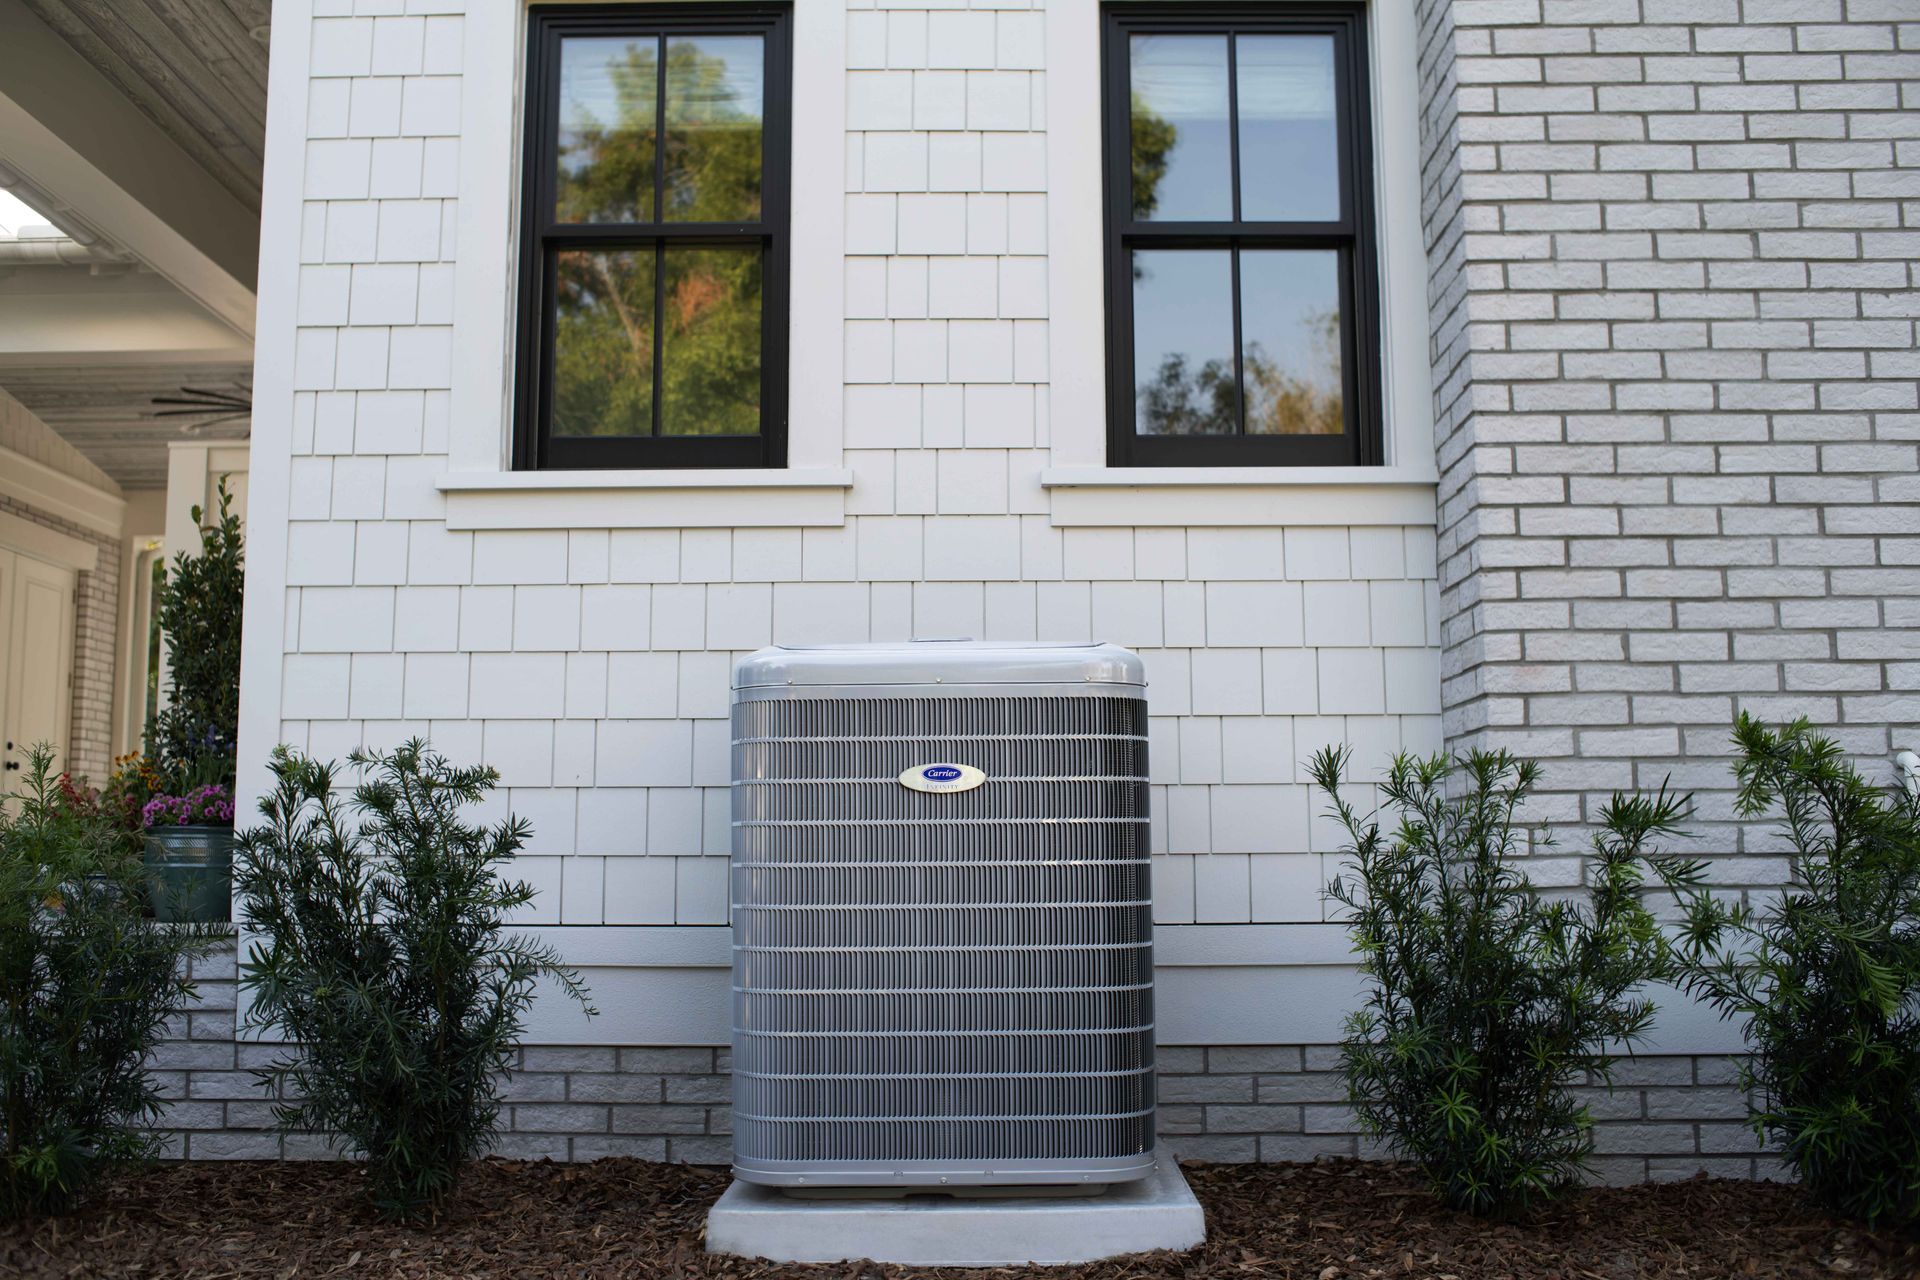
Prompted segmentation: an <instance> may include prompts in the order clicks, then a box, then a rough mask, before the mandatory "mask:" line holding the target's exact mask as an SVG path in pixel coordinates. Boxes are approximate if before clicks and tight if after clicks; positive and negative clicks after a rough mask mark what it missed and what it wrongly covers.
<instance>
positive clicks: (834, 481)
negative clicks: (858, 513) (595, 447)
mask: <svg viewBox="0 0 1920 1280" xmlns="http://www.w3.org/2000/svg"><path fill="white" fill-rule="evenodd" d="M554 476H559V477H561V479H560V480H559V482H558V483H554V482H552V481H550V480H549V479H548V478H549V477H554ZM631 477H644V479H632V478H631ZM740 477H755V478H754V479H741V478H740ZM760 477H780V478H779V479H763V478H760ZM852 484H853V477H852V473H851V472H847V471H843V470H837V469H827V468H823V469H820V470H809V471H802V472H790V471H739V472H727V471H720V472H714V471H679V472H674V471H645V472H628V471H610V472H577V471H576V472H561V473H555V472H526V471H512V472H491V473H469V474H466V475H462V474H460V473H452V474H449V475H446V476H442V477H440V479H439V480H438V481H436V482H435V487H437V488H438V489H439V490H440V491H441V492H442V493H444V494H446V498H447V527H448V528H449V529H456V530H466V529H695V528H706V529H720V528H774V527H786V528H792V527H796V526H811V527H819V526H837V525H843V524H845V523H846V519H847V499H846V491H847V489H849V488H850V487H852Z"/></svg>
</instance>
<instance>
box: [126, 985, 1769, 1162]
mask: <svg viewBox="0 0 1920 1280" xmlns="http://www.w3.org/2000/svg"><path fill="white" fill-rule="evenodd" d="M194 976H195V978H196V979H197V980H198V981H199V983H200V1000H199V1003H198V1005H197V1006H196V1007H195V1009H194V1011H193V1012H192V1013H191V1014H189V1015H188V1017H187V1019H186V1025H185V1026H184V1027H183V1028H181V1032H182V1034H181V1035H180V1036H179V1037H178V1038H176V1039H173V1040H170V1041H168V1042H167V1043H166V1044H164V1045H162V1046H161V1048H160V1050H159V1052H158V1053H156V1054H155V1056H154V1068H155V1070H156V1071H157V1072H158V1073H159V1075H160V1077H161V1079H162V1081H163V1082H164V1085H165V1089H166V1093H167V1096H168V1097H169V1098H171V1099H174V1101H173V1102H172V1104H171V1106H170V1108H169V1110H168V1113H167V1117H166V1120H165V1122H164V1123H165V1124H166V1126H167V1129H168V1132H169V1139H170V1140H169V1144H168V1154H169V1155H170V1156H173V1157H175V1158H185V1159H191V1160H257V1159H276V1158H280V1157H285V1158H288V1159H316V1158H327V1157H329V1156H330V1155H331V1153H330V1152H329V1151H328V1149H327V1147H326V1145H325V1144H324V1143H323V1142H321V1141H320V1140H318V1139H316V1138H306V1137H291V1138H282V1137H281V1136H280V1135H279V1134H277V1133H276V1132H275V1131H274V1129H273V1117H272V1114H271V1112H270V1109H269V1106H268V1104H267V1103H266V1101H264V1100H263V1095H262V1094H261V1091H260V1089H259V1086H258V1085H257V1084H256V1083H255V1082H254V1078H253V1076H252V1075H251V1074H250V1071H249V1069H250V1068H253V1067H257V1066H261V1065H263V1064H264V1063H266V1062H267V1061H268V1060H269V1059H270V1058H272V1057H273V1056H274V1053H275V1050H274V1049H273V1048H272V1047H270V1046H264V1045H248V1044H236V1043H235V1041H234V1038H233V1018H234V1013H233V1009H234V993H235V981H234V978H235V970H234V957H233V952H232V951H231V949H227V950H223V951H221V952H219V953H217V954H215V955H212V956H209V957H207V958H205V959H204V960H202V961H200V962H199V964H198V965H197V966H196V968H195V971H194ZM729 1058H730V1054H729V1051H728V1050H726V1049H716V1048H674V1047H664V1048H663V1047H646V1046H634V1047H622V1048H617V1049H616V1048H607V1047H592V1046H580V1047H566V1046H551V1047H550V1046H529V1047H527V1048H525V1049H523V1050H521V1052H520V1065H519V1069H518V1070H517V1071H515V1072H514V1074H513V1076H512V1078H511V1079H510V1080H509V1081H508V1083H507V1086H506V1089H505V1090H504V1093H503V1097H504V1099H505V1103H506V1105H505V1106H504V1107H503V1108H502V1113H501V1130H502V1132H501V1136H500V1143H499V1146H498V1147H497V1151H498V1153H499V1154H501V1155H504V1156H513V1157H518V1158H523V1159H535V1160H537V1159H551V1160H594V1159H598V1158H600V1157H602V1156H637V1157H639V1158H641V1159H645V1160H669V1161H676V1162H684V1163H689V1164H724V1163H726V1162H727V1160H728V1159H729V1158H730V1144H731V1141H732V1140H731V1138H730V1137H729V1134H730V1133H731V1127H730V1124H731V1116H730V1114H729V1110H728V1108H729V1102H728V1075H727V1072H728V1065H729ZM1159 1063H1160V1140H1161V1144H1162V1147H1163V1149H1164V1150H1166V1151H1167V1152H1169V1153H1171V1154H1173V1155H1176V1156H1179V1157H1183V1158H1191V1159H1198V1160H1219V1161H1230V1162H1240V1161H1250V1160H1312V1159H1316V1158H1318V1157H1320V1156H1375V1155H1380V1154H1383V1153H1382V1152H1381V1151H1379V1150H1378V1149H1377V1148H1375V1147H1374V1146H1373V1145H1372V1144H1370V1143H1368V1142H1367V1141H1366V1140H1365V1139H1363V1138H1361V1137H1359V1136H1358V1135H1357V1133H1356V1132H1355V1124H1354V1119H1353V1116H1352V1114H1351V1113H1350V1112H1349V1111H1348V1109H1347V1106H1346V1102H1345V1092H1346V1091H1345V1087H1344V1085H1343V1084H1342V1082H1341V1079H1340V1074H1339V1070H1338V1064H1339V1051H1338V1050H1337V1049H1336V1048H1334V1047H1333V1046H1330V1045H1276V1046H1262V1047H1244V1046H1233V1047H1226V1046H1215V1047H1212V1048H1202V1047H1198V1046H1190V1045H1164V1046H1162V1047H1161V1048H1160V1051H1159ZM1734 1078H1735V1066H1734V1063H1733V1061H1732V1060H1731V1059H1728V1058H1723V1057H1679V1056H1671V1057H1643V1058H1637V1059H1632V1060H1628V1061H1624V1062H1622V1063H1621V1064H1620V1066H1619V1068H1618V1070H1617V1072H1616V1074H1615V1088H1614V1089H1613V1090H1612V1091H1611V1092H1609V1091H1608V1090H1606V1089H1605V1088H1602V1087H1599V1086H1597V1085H1596V1086H1593V1087H1590V1088H1586V1089H1583V1090H1582V1091H1581V1092H1582V1094H1583V1095H1585V1097H1586V1100H1587V1101H1588V1102H1589V1104H1590V1105H1591V1106H1592V1108H1593V1111H1594V1115H1595V1117H1596V1119H1597V1120H1598V1121H1599V1126H1598V1135H1597V1137H1598V1145H1599V1156H1598V1158H1597V1159H1596V1160H1595V1162H1594V1170H1595V1173H1596V1175H1597V1176H1598V1177H1599V1178H1601V1179H1602V1180H1604V1181H1607V1182H1612V1183H1630V1182H1640V1181H1644V1180H1648V1179H1652V1180H1661V1179H1668V1178H1683V1177H1687V1176H1690V1175H1691V1174H1693V1173H1694V1172H1695V1171H1697V1170H1701V1169H1704V1170H1706V1171H1707V1172H1709V1173H1712V1174H1716V1175H1719V1176H1721V1177H1730V1178H1752V1177H1783V1176H1785V1175H1784V1174H1783V1173H1782V1172H1781V1170H1780V1166H1779V1164H1778V1162H1777V1161H1775V1160H1774V1159H1772V1158H1771V1157H1770V1156H1768V1155H1767V1154H1766V1153H1765V1152H1763V1151H1761V1150H1760V1149H1759V1148H1758V1146H1757V1145H1756V1143H1755V1141H1754V1137H1753V1134H1752V1132H1751V1131H1750V1130H1748V1128H1747V1127H1746V1122H1745V1115H1746V1099H1745V1098H1744V1097H1743V1096H1742V1095H1741V1094H1740V1093H1739V1091H1738V1089H1737V1087H1736V1085H1735V1083H1734Z"/></svg>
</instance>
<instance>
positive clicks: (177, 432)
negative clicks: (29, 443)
mask: <svg viewBox="0 0 1920 1280" xmlns="http://www.w3.org/2000/svg"><path fill="white" fill-rule="evenodd" d="M252 380H253V365H252V363H251V362H246V363H237V364H236V363H223V364H123V365H108V366H95V367H86V368H78V367H56V368H49V367H42V368H33V369H18V368H14V369H7V368H0V387H5V388H6V389H7V390H8V391H10V392H12V393H13V395H14V397H15V398H16V399H18V400H19V401H20V403H22V404H24V405H26V406H27V408H29V409H31V410H32V411H33V412H34V414H35V415H37V416H38V417H39V418H40V420H41V421H43V422H45V423H46V424H47V425H48V426H50V427H52V428H53V429H54V430H55V431H58V432H59V433H60V434H61V436H62V437H64V438H65V439H66V440H68V441H69V442H70V443H72V444H73V446H74V447H75V448H77V449H79V450H80V451H81V452H82V453H85V454H86V455H87V457H88V458H90V459H92V460H93V462H94V464H95V465H96V466H98V467H100V469H101V470H103V471H105V472H106V473H107V474H108V475H110V476H112V477H113V478H114V479H115V480H116V481H118V482H119V483H120V487H121V488H123V489H161V488H165V487H166V483H167V449H166V443H167V441H169V440H186V439H201V440H237V439H240V438H242V437H244V436H245V435H246V433H247V423H246V422H245V421H239V422H230V423H226V424H223V425H221V426H215V427H206V428H204V429H200V430H190V429H189V427H188V426H187V424H188V423H191V422H192V421H193V420H192V419H182V418H155V417H154V416H153V413H154V406H153V404H152V400H153V397H155V396H170V395H177V394H178V393H179V390H180V388H181V387H183V386H190V387H210V388H219V389H224V390H229V391H231V390H232V389H233V386H234V384H235V383H236V382H237V383H239V384H241V385H242V386H245V385H247V384H249V383H251V382H252Z"/></svg>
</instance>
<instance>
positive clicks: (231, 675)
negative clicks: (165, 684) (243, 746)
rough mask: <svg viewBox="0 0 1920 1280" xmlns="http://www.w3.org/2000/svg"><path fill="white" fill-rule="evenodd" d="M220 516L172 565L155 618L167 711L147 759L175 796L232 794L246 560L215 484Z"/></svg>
mask: <svg viewBox="0 0 1920 1280" xmlns="http://www.w3.org/2000/svg"><path fill="white" fill-rule="evenodd" d="M219 495H220V512H219V515H218V516H217V517H216V518H215V520H214V521H213V523H211V524H204V525H203V524H201V519H202V512H201V510H200V508H199V507H195V508H194V509H193V522H194V524H196V525H199V526H200V553H199V554H198V555H196V556H189V555H187V553H186V552H185V551H182V552H179V553H178V554H177V555H175V556H174V558H173V572H172V573H171V574H170V575H169V576H168V578H167V580H166V582H165V583H164V584H163V585H162V586H161V588H160V591H159V596H158V599H157V601H156V605H155V608H156V618H157V621H158V622H159V624H160V632H161V634H162V635H164V636H165V637H166V640H167V676H168V680H169V682H170V683H169V689H168V693H167V698H166V705H165V706H163V707H162V708H161V709H160V710H159V711H158V712H156V713H155V714H154V715H153V717H152V718H151V719H150V720H149V721H148V723H147V753H148V754H149V755H150V756H152V757H154V759H155V761H156V762H157V764H158V767H159V770H160V773H161V775H162V778H163V780H164V786H162V787H160V788H157V789H160V790H165V791H168V792H171V793H173V794H176V795H181V794H185V793H186V792H188V791H191V790H193V789H194V788H195V787H199V786H206V785H210V784H218V785H221V786H224V787H226V788H228V790H229V791H231V790H232V787H233V782H234V738H235V733H236V731H237V726H238V725H239V723H240V603H241V589H242V587H243V585H244V583H245V579H246V558H245V554H244V548H243V541H242V538H241V534H240V517H238V516H236V515H234V514H233V512H232V510H231V507H232V502H233V499H232V495H230V494H229V493H228V492H227V479H226V477H225V476H222V477H220V484H219Z"/></svg>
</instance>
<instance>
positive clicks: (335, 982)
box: [234, 739, 593, 1218]
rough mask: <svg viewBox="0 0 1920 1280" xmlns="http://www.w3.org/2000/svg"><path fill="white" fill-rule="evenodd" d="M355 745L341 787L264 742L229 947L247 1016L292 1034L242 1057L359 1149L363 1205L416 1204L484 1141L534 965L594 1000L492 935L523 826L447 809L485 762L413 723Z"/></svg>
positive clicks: (515, 890) (521, 886)
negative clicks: (273, 1049) (470, 819)
mask: <svg viewBox="0 0 1920 1280" xmlns="http://www.w3.org/2000/svg"><path fill="white" fill-rule="evenodd" d="M351 761H352V763H353V764H354V765H355V766H356V767H357V768H358V769H359V771H360V775H361V778H362V781H361V783H360V785H359V787H358V788H356V789H355V790H354V792H353V795H352V797H351V799H350V800H348V801H345V802H344V803H343V801H342V798H341V797H340V796H338V795H336V794H335V792H334V775H333V769H332V767H331V766H329V765H323V764H319V763H316V762H315V761H312V760H308V759H304V758H302V757H301V756H299V755H297V754H295V753H293V752H290V751H288V750H287V749H286V748H284V747H283V748H281V749H280V750H278V751H277V752H275V753H274V759H273V774H274V779H275V785H274V789H273V790H272V791H271V792H270V793H269V794H268V795H267V796H266V797H265V798H264V799H263V800H262V801H261V802H260V813H261V815H262V817H263V818H265V820H266V821H265V823H264V825H262V826H259V827H255V828H254V829H252V830H250V831H246V832H243V833H241V835H240V837H239V839H238V842H237V845H236V849H235V860H234V861H235V871H234V878H235V882H236V884H237V885H238V886H239V891H240V899H241V902H242V903H243V904H244V908H245V912H246V915H245V918H246V919H247V921H248V923H249V928H251V929H253V930H256V931H258V932H259V933H260V934H262V935H263V937H264V940H263V941H262V942H257V943H255V944H253V945H252V946H250V947H249V949H248V953H247V957H246V960H245V962H244V964H243V965H242V970H241V985H242V986H243V987H244V988H245V989H247V990H248V991H250V992H251V993H252V996H253V1002H252V1005H251V1007H250V1009H249V1010H248V1014H247V1017H246V1026H247V1027H248V1028H250V1029H261V1030H266V1031H270V1032H272V1033H274V1035H275V1036H276V1037H277V1038H284V1039H285V1040H287V1041H289V1042H291V1043H292V1045H293V1046H294V1047H293V1048H292V1049H291V1050H290V1052H289V1054H288V1055H287V1056H284V1057H282V1058H280V1059H279V1060H277V1061H276V1062H274V1063H273V1065H272V1066H271V1067H269V1068H267V1069H266V1070H263V1071H261V1072H259V1073H258V1074H259V1075H260V1077H261V1083H262V1084H263V1085H264V1086H266V1087H268V1088H271V1089H276V1090H278V1091H279V1094H280V1096H281V1097H282V1098H284V1099H286V1100H285V1101H282V1102H280V1103H278V1104H276V1107H275V1111H276V1114H277V1116H278V1118H279V1121H280V1124H281V1126H282V1127H283V1128H284V1129H287V1130H292V1131H300V1132H319V1133H323V1134H326V1135H328V1137H329V1138H330V1139H331V1140H332V1141H333V1142H334V1143H335V1144H336V1146H337V1147H339V1148H340V1149H343V1150H347V1151H353V1152H359V1153H362V1154H364V1155H365V1157H366V1159H367V1174H368V1183H367V1189H368V1194H369V1197H370V1199H371V1200H372V1203H373V1205H374V1207H375V1209H376V1210H378V1211H379V1212H380V1213H381V1214H382V1215H383V1216H386V1217H396V1218H397V1217H412V1216H416V1215H418V1214H420V1213H422V1212H424V1211H426V1210H429V1209H431V1208H432V1207H433V1206H434V1205H435V1204H436V1203H437V1202H438V1201H439V1200H440V1199H441V1198H442V1197H444V1196H445V1195H446V1194H447V1193H448V1192H449V1191H451V1190H452V1189H453V1187H454V1186H455V1184H456V1183H457V1181H458V1179H459V1176H460V1173H461V1170H462V1169H463V1167H464V1166H465V1165H466V1164H467V1162H469V1161H470V1160H473V1159H474V1158H476V1157H477V1156H479V1155H481V1154H483V1153H484V1152H485V1151H486V1150H487V1149H489V1148H490V1147H491V1146H492V1144H493V1141H494V1124H495V1121H496V1119H497V1118H498V1115H499V1110H500V1106H499V1095H498V1087H499V1086H498V1081H499V1078H500V1076H501V1074H502V1073H503V1072H505V1071H506V1069H507V1068H508V1067H509V1066H510V1065H511V1061H512V1055H513V1052H514V1050H515V1048H516V1047H517V1046H518V1043H519V1036H520V1032H521V1028H522V1025H523V1022H524V1019H525V1016H526V1013H527V1010H528V1008H529V1006H530V1005H531V1003H532V1001H533V996H534V988H535V985H536V982H537V980H538V979H540V978H541V977H548V978H551V979H553V980H555V981H556V982H557V984H558V985H559V987H560V989H561V990H563V991H565V992H566V993H567V994H568V995H570V996H572V997H573V998H574V999H575V1000H578V1001H579V1002H580V1003H581V1005H582V1006H583V1007H585V1008H586V1010H587V1012H588V1013H589V1014H591V1013H592V1012H593V1009H592V1007H591V1006H589V1005H587V1002H586V995H585V991H584V989H583V988H582V987H581V986H580V983H579V978H578V975H577V974H575V973H573V972H572V971H570V970H567V969H564V968H562V967H561V966H560V964H559V961H558V957H557V956H556V955H555V954H554V952H553V951H552V949H551V948H548V947H545V946H538V945H535V944H534V943H532V942H530V941H528V940H526V939H524V938H521V937H514V936H506V935H504V934H503V930H504V926H505V920H506V916H507V913H509V912H511V911H513V910H514V909H516V908H518V907H521V906H524V905H525V904H526V903H528V902H530V901H532V899H533V896H534V890H533V888H532V886H531V885H528V884H525V883H522V882H517V881H509V880H505V879H503V878H502V877H501V875H500V871H499V864H500V863H502V862H504V861H506V860H508V859H510V858H511V857H512V856H513V855H514V853H515V852H516V851H517V850H519V848H520V847H521V846H522V845H523V844H524V843H525V841H526V838H527V835H528V834H529V829H528V827H527V824H526V823H525V822H524V821H522V820H520V819H516V818H511V817H509V818H508V819H507V820H506V821H504V822H502V823H500V824H499V825H497V826H494V827H485V828H483V827H477V826H470V825H468V824H466V823H463V822H462V821H461V820H460V810H461V808H462V807H463V806H465V805H468V804H472V803H475V802H477V801H479V800H480V799H481V798H482V797H483V796H484V795H485V794H486V792H487V791H488V790H489V789H490V788H491V787H492V786H493V784H494V783H495V781H496V780H497V775H496V774H495V773H494V771H493V770H491V769H486V768H468V769H456V768H454V767H452V766H451V765H449V764H448V763H447V761H446V760H445V759H444V758H443V757H441V756H437V755H433V754H431V753H430V752H429V751H428V749H427V747H426V744H424V743H422V742H420V741H419V740H417V739H416V740H414V741H411V742H409V743H407V744H406V745H405V746H403V747H401V748H400V749H399V750H397V751H395V752H393V753H391V754H385V753H379V752H373V753H365V754H363V753H359V752H356V753H355V754H354V755H353V756H352V757H351Z"/></svg>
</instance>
